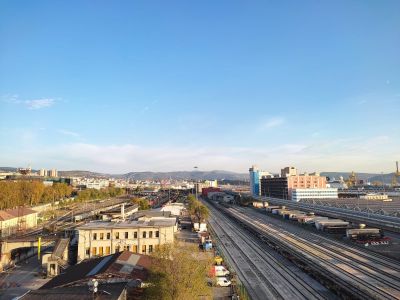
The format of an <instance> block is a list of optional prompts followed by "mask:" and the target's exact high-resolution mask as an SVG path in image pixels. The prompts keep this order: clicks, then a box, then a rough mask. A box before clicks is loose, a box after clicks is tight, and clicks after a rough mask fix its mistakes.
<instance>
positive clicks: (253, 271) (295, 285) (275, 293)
mask: <svg viewBox="0 0 400 300" xmlns="http://www.w3.org/2000/svg"><path fill="white" fill-rule="evenodd" d="M210 210H211V217H210V220H209V223H210V225H211V227H212V228H213V229H214V231H215V233H216V235H217V237H218V239H219V240H220V245H221V247H222V248H223V249H224V252H225V254H226V255H228V256H229V257H230V261H231V262H233V263H234V264H235V269H236V271H237V273H238V275H239V278H240V280H241V281H242V282H243V284H244V285H245V286H246V288H247V291H248V292H249V294H250V296H251V297H252V299H311V300H315V299H336V298H337V297H336V296H335V295H334V294H333V293H331V292H330V291H329V290H327V289H326V288H325V287H323V286H322V285H321V284H319V283H318V282H316V281H315V280H314V279H312V278H311V277H309V276H308V275H306V274H305V273H303V272H302V271H301V270H300V269H299V268H298V267H296V266H295V265H294V264H293V263H291V262H289V261H288V260H286V259H285V258H283V257H281V256H280V255H278V254H277V253H276V252H275V251H273V250H272V249H269V248H268V247H266V246H265V245H262V244H261V245H260V243H259V241H258V240H257V238H256V237H254V236H252V235H249V234H248V232H246V231H245V230H244V229H243V228H241V227H240V226H238V224H236V223H235V222H233V221H232V220H231V219H229V218H227V217H226V216H224V215H223V214H221V213H220V212H219V211H218V210H216V209H215V208H213V207H211V206H210Z"/></svg>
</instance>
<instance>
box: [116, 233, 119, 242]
mask: <svg viewBox="0 0 400 300" xmlns="http://www.w3.org/2000/svg"><path fill="white" fill-rule="evenodd" d="M115 238H116V239H117V240H119V232H116V233H115Z"/></svg>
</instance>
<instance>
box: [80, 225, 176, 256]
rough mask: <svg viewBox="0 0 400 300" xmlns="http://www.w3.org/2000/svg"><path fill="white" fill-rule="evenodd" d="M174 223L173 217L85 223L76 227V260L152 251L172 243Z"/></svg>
mask: <svg viewBox="0 0 400 300" xmlns="http://www.w3.org/2000/svg"><path fill="white" fill-rule="evenodd" d="M177 226H178V225H177V220H176V218H156V219H150V220H135V221H132V220H127V221H119V222H105V221H96V222H90V223H87V224H85V225H83V226H80V227H78V228H77V230H78V234H79V240H78V262H80V261H82V260H84V259H87V258H92V257H97V256H105V255H109V254H113V253H116V252H119V251H124V250H127V251H131V252H134V253H139V254H149V253H152V252H153V251H154V250H155V248H156V247H157V246H158V245H161V244H166V243H173V242H174V233H175V232H176V231H177Z"/></svg>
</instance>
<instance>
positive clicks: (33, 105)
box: [24, 98, 56, 110]
mask: <svg viewBox="0 0 400 300" xmlns="http://www.w3.org/2000/svg"><path fill="white" fill-rule="evenodd" d="M55 102H56V101H55V100H54V99H51V98H46V99H45V98H44V99H34V100H25V101H24V104H25V105H26V107H27V108H28V109H33V110H35V109H41V108H45V107H50V106H53V105H54V104H55Z"/></svg>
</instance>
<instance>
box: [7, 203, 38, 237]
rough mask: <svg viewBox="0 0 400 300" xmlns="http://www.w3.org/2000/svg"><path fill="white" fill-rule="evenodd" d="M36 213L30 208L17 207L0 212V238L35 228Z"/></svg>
mask: <svg viewBox="0 0 400 300" xmlns="http://www.w3.org/2000/svg"><path fill="white" fill-rule="evenodd" d="M37 216H38V213H37V212H36V211H34V210H32V209H30V208H26V207H18V208H14V209H6V210H0V237H2V238H3V237H7V236H10V235H12V234H15V233H17V232H18V231H19V230H26V229H29V228H32V227H36V226H37Z"/></svg>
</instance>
